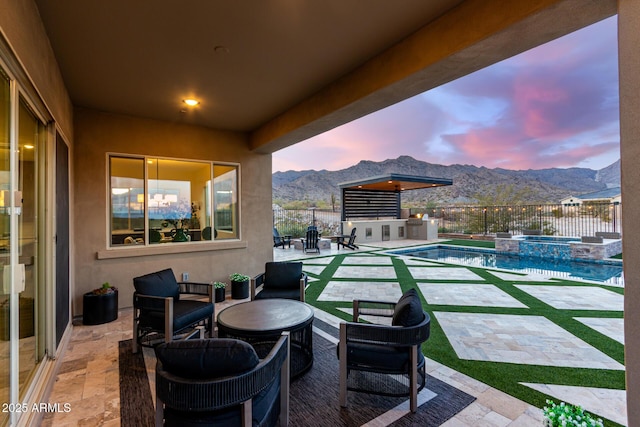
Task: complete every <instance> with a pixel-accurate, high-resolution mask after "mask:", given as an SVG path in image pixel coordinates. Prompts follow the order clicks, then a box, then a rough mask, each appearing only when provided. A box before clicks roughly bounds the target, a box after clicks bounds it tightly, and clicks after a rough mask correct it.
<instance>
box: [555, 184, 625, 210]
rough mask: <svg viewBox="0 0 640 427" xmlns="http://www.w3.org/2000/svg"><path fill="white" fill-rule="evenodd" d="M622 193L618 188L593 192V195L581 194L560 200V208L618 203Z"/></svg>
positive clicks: (620, 200)
mask: <svg viewBox="0 0 640 427" xmlns="http://www.w3.org/2000/svg"><path fill="white" fill-rule="evenodd" d="M620 202H622V193H621V191H620V187H613V188H607V189H606V190H600V191H595V192H593V193H587V194H581V195H580V196H569V197H567V198H565V199H562V200H560V204H562V206H581V205H583V204H584V203H620Z"/></svg>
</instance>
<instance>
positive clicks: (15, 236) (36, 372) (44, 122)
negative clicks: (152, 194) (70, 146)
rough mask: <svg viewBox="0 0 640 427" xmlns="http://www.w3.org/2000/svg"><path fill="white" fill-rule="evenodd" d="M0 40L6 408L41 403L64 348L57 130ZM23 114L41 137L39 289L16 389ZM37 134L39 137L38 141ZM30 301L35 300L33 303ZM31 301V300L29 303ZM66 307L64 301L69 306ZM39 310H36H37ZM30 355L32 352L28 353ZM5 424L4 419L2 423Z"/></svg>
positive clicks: (12, 419) (13, 416) (15, 418)
mask: <svg viewBox="0 0 640 427" xmlns="http://www.w3.org/2000/svg"><path fill="white" fill-rule="evenodd" d="M2 41H3V40H1V39H0V68H2V71H3V72H4V73H5V75H6V76H7V77H8V79H9V103H8V104H9V123H8V127H9V132H8V134H9V135H8V136H9V147H8V148H9V153H10V159H9V168H10V173H9V176H10V178H9V180H10V182H9V190H8V195H9V197H8V199H9V200H5V203H7V202H8V207H9V209H10V210H9V212H10V213H11V215H9V216H10V218H9V224H10V225H9V230H10V231H9V236H10V237H9V239H10V240H9V258H8V260H9V265H10V266H11V267H10V271H9V277H10V280H11V285H10V289H11V292H10V294H9V299H10V301H9V322H10V342H9V367H10V374H9V400H10V402H7V403H12V404H14V405H15V404H24V403H25V402H29V403H37V402H39V401H41V400H42V393H43V392H44V390H45V387H44V385H45V383H46V382H48V381H51V378H52V373H53V365H54V364H53V361H54V359H55V355H56V354H57V353H58V351H59V350H60V348H62V346H63V345H64V344H63V342H61V345H60V347H59V348H57V347H56V340H55V330H56V325H55V321H56V318H55V310H56V306H55V265H54V260H55V234H54V232H55V226H54V224H55V215H54V214H53V213H52V212H53V209H52V208H55V191H52V189H53V188H54V185H55V161H54V159H55V149H52V147H53V145H52V142H55V133H56V130H57V131H58V132H59V133H60V134H61V135H62V136H63V138H64V139H65V140H68V139H67V138H66V137H64V135H63V134H62V132H61V130H59V129H56V128H57V126H55V124H54V122H53V121H52V118H51V116H50V114H49V113H48V110H47V109H46V107H45V105H44V103H43V102H42V101H41V99H40V98H39V96H38V95H37V92H36V91H35V89H34V88H33V86H32V85H31V84H30V81H29V79H28V78H27V77H26V75H25V74H24V73H23V72H22V70H21V68H20V66H19V64H17V61H15V58H13V57H12V56H11V55H10V52H9V54H8V55H7V49H6V46H4V45H3V43H2ZM21 100H22V102H23V103H24V105H25V106H26V107H27V108H28V109H29V111H30V113H31V114H33V116H34V118H35V120H36V122H37V124H38V126H39V127H40V129H41V132H39V133H38V138H37V144H38V146H37V147H36V149H37V152H36V157H35V158H34V169H35V170H37V172H34V182H33V185H34V187H35V189H36V191H35V193H34V194H33V198H34V200H33V202H34V205H35V207H34V208H35V209H36V210H35V211H34V215H35V218H34V227H35V228H36V232H35V234H34V240H35V241H36V242H37V249H36V252H35V253H34V259H35V262H34V265H33V269H34V270H35V271H34V273H33V274H34V276H35V277H37V279H36V280H37V282H38V283H40V285H38V283H36V284H35V286H37V287H38V288H39V290H38V292H39V294H38V296H37V297H38V298H40V302H39V303H37V305H36V304H34V316H33V322H34V333H35V335H36V336H35V337H34V339H35V340H36V348H39V350H36V351H37V355H36V357H37V362H36V363H35V365H34V367H33V370H32V371H31V374H30V375H29V378H28V380H27V381H26V383H25V384H24V385H23V386H22V390H21V386H20V374H19V370H20V360H19V359H20V346H19V344H20V343H19V325H20V324H19V320H20V317H19V315H20V313H19V309H20V307H19V301H20V299H19V293H17V292H16V291H17V289H16V278H19V277H20V275H18V274H17V269H18V265H19V264H20V242H19V236H20V233H19V228H20V224H19V221H20V220H19V215H17V214H16V213H17V211H16V208H17V207H18V206H17V204H19V203H20V201H19V199H18V198H17V196H15V195H16V194H19V193H18V191H19V190H20V181H19V167H18V166H19V161H20V160H19V153H18V152H17V150H18V146H19V137H20V135H19V111H20V103H21ZM40 135H42V136H40ZM34 299H35V298H34ZM34 302H35V301H34ZM69 304H70V301H69ZM38 307H40V309H39V308H38ZM34 355H35V353H34ZM52 356H53V357H52ZM9 415H10V416H9V419H8V422H9V423H10V424H11V425H13V424H16V423H17V422H19V420H22V419H23V418H24V419H29V418H30V417H32V416H34V414H31V413H29V412H26V413H17V412H12V413H10V414H9ZM5 421H6V420H5Z"/></svg>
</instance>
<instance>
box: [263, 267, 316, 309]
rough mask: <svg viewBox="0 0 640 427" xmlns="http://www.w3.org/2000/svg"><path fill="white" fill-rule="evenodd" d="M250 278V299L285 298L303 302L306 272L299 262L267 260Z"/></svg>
mask: <svg viewBox="0 0 640 427" xmlns="http://www.w3.org/2000/svg"><path fill="white" fill-rule="evenodd" d="M264 270H265V272H264V273H261V274H258V275H257V276H255V277H253V278H252V279H251V299H252V300H254V299H267V298H286V299H294V300H298V301H302V302H304V294H305V289H306V287H307V282H308V278H307V274H306V273H304V272H303V271H302V263H301V262H288V261H283V262H268V263H266V264H265V266H264Z"/></svg>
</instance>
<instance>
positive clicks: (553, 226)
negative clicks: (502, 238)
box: [411, 203, 622, 236]
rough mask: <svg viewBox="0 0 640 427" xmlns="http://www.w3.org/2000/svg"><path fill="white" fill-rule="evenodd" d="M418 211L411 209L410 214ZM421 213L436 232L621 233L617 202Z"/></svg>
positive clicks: (461, 208)
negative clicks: (435, 222)
mask: <svg viewBox="0 0 640 427" xmlns="http://www.w3.org/2000/svg"><path fill="white" fill-rule="evenodd" d="M418 211H419V210H416V209H412V210H411V212H412V213H416V212H418ZM420 212H421V213H424V214H427V215H429V217H430V218H434V219H437V220H438V232H439V233H460V234H495V233H498V232H509V233H512V234H514V235H515V234H523V232H524V230H541V232H542V234H545V235H548V236H554V235H555V236H593V235H595V233H596V232H618V233H622V221H621V218H622V205H621V204H620V203H584V204H582V205H572V206H567V205H561V204H548V205H514V206H455V207H452V206H446V207H444V206H443V207H436V208H430V209H424V210H422V211H420Z"/></svg>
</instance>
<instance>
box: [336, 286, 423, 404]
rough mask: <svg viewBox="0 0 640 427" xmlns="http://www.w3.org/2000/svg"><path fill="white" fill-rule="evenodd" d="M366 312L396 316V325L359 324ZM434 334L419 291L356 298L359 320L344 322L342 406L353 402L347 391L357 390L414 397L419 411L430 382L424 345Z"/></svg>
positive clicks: (340, 349) (412, 400)
mask: <svg viewBox="0 0 640 427" xmlns="http://www.w3.org/2000/svg"><path fill="white" fill-rule="evenodd" d="M362 315H370V316H381V317H391V318H392V326H388V325H377V324H367V323H358V320H359V319H360V316H362ZM429 333H430V317H429V314H427V313H426V312H425V311H424V310H423V309H422V306H421V304H420V299H419V297H418V294H417V292H416V291H415V290H414V289H411V290H409V291H407V292H406V293H405V294H404V295H403V296H402V297H401V298H400V300H399V301H398V302H397V303H393V302H378V301H363V300H355V301H354V302H353V322H343V323H341V324H340V343H339V345H338V358H339V359H340V406H343V407H346V406H347V391H357V392H364V393H371V394H378V395H383V396H409V400H410V408H411V411H412V412H415V411H416V410H417V408H418V392H419V391H420V390H422V389H423V388H424V386H425V384H426V372H425V361H424V356H423V354H422V351H421V349H420V347H421V345H422V343H423V342H425V341H426V340H427V339H428V338H429Z"/></svg>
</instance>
